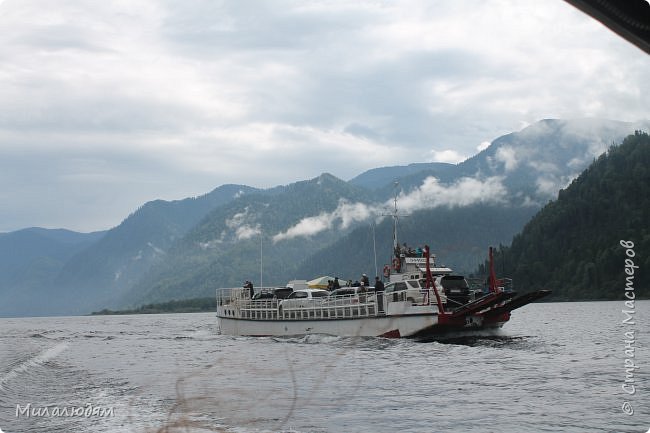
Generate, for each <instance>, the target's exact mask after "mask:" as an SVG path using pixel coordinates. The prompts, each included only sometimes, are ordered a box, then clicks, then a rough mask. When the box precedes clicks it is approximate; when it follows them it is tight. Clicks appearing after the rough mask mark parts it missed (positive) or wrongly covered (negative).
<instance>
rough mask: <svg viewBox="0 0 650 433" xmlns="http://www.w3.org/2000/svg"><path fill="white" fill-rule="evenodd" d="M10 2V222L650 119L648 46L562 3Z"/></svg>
mask: <svg viewBox="0 0 650 433" xmlns="http://www.w3.org/2000/svg"><path fill="white" fill-rule="evenodd" d="M1 7H2V13H1V14H0V27H1V28H2V29H3V31H2V33H1V34H0V56H1V57H2V59H3V61H2V62H1V63H0V100H1V101H2V104H3V107H2V108H3V109H2V110H1V112H0V182H1V183H2V184H3V185H4V186H5V188H3V191H1V192H0V198H1V199H2V202H3V203H4V204H5V206H3V208H4V209H2V210H0V230H12V229H17V228H20V227H24V226H29V225H40V226H47V227H56V226H65V227H69V228H73V229H81V230H92V229H104V228H107V227H110V226H112V225H115V224H117V223H119V221H120V220H121V219H122V218H124V217H125V216H126V215H128V214H129V213H130V212H131V211H132V210H133V209H135V208H137V207H138V206H140V205H141V204H142V203H143V202H145V201H147V200H151V199H154V198H165V199H175V198H181V197H185V196H196V195H199V194H201V193H203V192H205V191H209V190H211V189H213V188H214V187H215V186H217V185H219V184H223V183H245V184H249V185H253V186H271V185H275V184H280V183H289V182H293V181H296V180H299V179H304V178H310V177H314V176H316V175H318V174H320V173H321V172H324V171H327V172H331V173H333V174H334V175H336V176H339V177H341V178H351V177H353V176H355V175H357V174H359V173H360V172H362V171H364V170H366V169H370V168H374V167H378V166H386V165H397V164H407V163H411V162H416V161H424V160H427V159H430V158H432V157H433V159H434V160H438V161H447V162H458V161H459V160H460V159H461V158H462V157H461V155H470V154H472V153H473V152H474V151H475V144H474V143H478V142H481V141H482V140H485V139H486V137H487V138H496V137H498V136H499V135H501V134H503V133H506V132H511V131H514V130H517V129H519V128H520V126H521V125H525V124H530V123H533V122H535V121H537V120H539V119H540V118H546V117H556V118H563V117H572V118H576V117H585V116H594V117H601V118H613V119H621V120H636V119H639V118H643V117H647V104H646V103H645V100H644V99H643V95H647V94H648V93H649V92H650V82H649V81H648V80H647V70H648V69H649V68H650V58H649V57H648V56H646V55H645V54H643V53H642V52H641V51H640V50H638V49H637V48H636V47H634V46H632V45H630V44H629V43H627V42H625V41H623V40H621V39H620V38H619V37H618V36H616V35H614V34H613V33H611V32H609V31H608V30H606V29H605V28H603V27H602V25H601V24H600V23H598V22H597V21H595V20H593V19H591V18H589V17H587V16H585V15H584V14H582V13H581V12H579V11H577V10H576V9H574V8H573V7H572V6H570V5H568V4H565V3H564V2H557V3H556V2H551V3H544V5H540V4H538V2H536V1H534V0H525V1H521V2H517V3H516V4H515V5H513V4H509V3H504V2H500V1H486V2H481V3H480V4H476V3H467V2H458V1H443V2H436V3H435V5H434V4H431V3H430V2H427V1H424V0H406V1H404V2H398V3H393V2H375V1H370V0H368V1H360V2H345V1H331V2H316V3H313V2H310V3H305V2H303V1H300V0H284V1H281V2H280V3H279V5H278V3H276V2H270V1H259V2H255V3H254V4H252V3H248V2H238V1H224V2H194V1H190V2H180V3H174V2H164V1H158V0H144V1H141V2H137V3H130V2H121V1H105V2H101V3H92V4H89V3H84V2H78V1H72V0H69V1H67V0H54V1H53V2H52V3H48V8H43V7H42V4H41V3H39V2H36V1H30V0H25V1H19V2H18V1H15V2H4V3H2V6H1ZM558 29H559V30H558ZM566 29H570V31H567V30H566ZM612 65H616V67H612ZM438 143H444V146H445V147H446V148H447V149H446V150H442V151H439V152H438V153H433V154H432V153H430V149H431V147H432V144H438ZM609 144H610V143H606V145H609ZM71 158H72V159H73V160H74V161H76V162H77V163H74V162H71ZM81 161H90V163H89V164H88V165H85V164H83V163H81ZM80 185H83V187H82V188H80ZM26 197H30V199H29V200H28V199H26ZM62 202H65V203H66V206H60V203H62ZM33 203H38V204H33ZM251 227H254V226H251Z"/></svg>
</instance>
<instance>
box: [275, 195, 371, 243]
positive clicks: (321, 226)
mask: <svg viewBox="0 0 650 433" xmlns="http://www.w3.org/2000/svg"><path fill="white" fill-rule="evenodd" d="M377 213H378V209H377V208H376V207H375V206H372V205H366V204H364V203H349V202H347V201H345V200H341V201H340V202H339V204H338V206H337V207H336V209H335V210H334V211H333V212H322V213H320V214H319V215H316V216H310V217H306V218H303V219H301V220H300V221H299V222H298V223H296V224H295V225H293V226H291V227H289V228H288V229H287V230H286V231H284V232H281V233H278V234H276V235H275V236H273V242H278V241H283V240H287V239H293V238H296V237H309V236H314V235H316V234H318V233H321V232H323V231H325V230H330V229H332V228H333V227H334V226H335V225H338V226H339V227H340V228H341V229H342V230H345V229H347V228H349V227H350V226H351V225H352V224H354V223H356V222H360V221H365V220H367V219H369V218H371V217H373V216H376V215H377Z"/></svg>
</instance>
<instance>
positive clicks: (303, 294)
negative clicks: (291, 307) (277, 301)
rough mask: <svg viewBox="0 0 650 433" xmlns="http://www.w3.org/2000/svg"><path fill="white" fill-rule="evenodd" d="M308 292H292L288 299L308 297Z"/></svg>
mask: <svg viewBox="0 0 650 433" xmlns="http://www.w3.org/2000/svg"><path fill="white" fill-rule="evenodd" d="M307 296H309V295H307V292H293V293H292V294H290V295H289V298H287V299H298V298H306V297H307Z"/></svg>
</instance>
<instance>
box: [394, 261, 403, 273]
mask: <svg viewBox="0 0 650 433" xmlns="http://www.w3.org/2000/svg"><path fill="white" fill-rule="evenodd" d="M401 267H402V264H401V263H400V261H399V259H398V258H397V257H395V258H394V259H393V269H395V271H396V272H399V270H400V268H401Z"/></svg>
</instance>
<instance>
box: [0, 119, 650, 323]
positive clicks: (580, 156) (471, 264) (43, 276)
mask: <svg viewBox="0 0 650 433" xmlns="http://www.w3.org/2000/svg"><path fill="white" fill-rule="evenodd" d="M637 129H645V130H647V129H648V124H647V123H646V124H632V123H626V122H618V121H606V120H598V119H579V120H553V119H549V120H543V121H540V122H537V123H535V124H532V125H530V126H529V127H527V128H524V129H523V130H521V131H518V132H513V133H511V134H508V135H504V136H502V137H499V138H497V139H495V140H494V141H493V142H492V143H491V145H490V146H489V147H487V148H486V149H484V150H483V151H481V152H479V153H478V154H477V155H475V156H473V157H471V158H469V159H467V160H466V161H464V162H462V163H459V164H444V163H426V162H415V163H413V164H410V165H408V166H392V167H382V168H376V169H372V170H369V171H367V172H364V173H361V174H359V175H358V176H356V177H355V178H353V179H351V180H350V181H347V182H346V181H343V180H341V179H337V178H336V177H334V176H332V175H329V174H327V173H324V174H322V175H320V176H318V177H317V178H314V179H311V180H305V181H298V182H296V183H293V184H290V185H286V186H278V187H274V188H269V189H256V188H252V187H248V186H245V185H223V186H220V187H218V188H216V189H215V190H213V191H212V192H210V193H208V194H205V195H203V196H200V197H195V198H188V199H184V200H178V201H171V202H167V201H162V200H156V201H152V202H149V203H146V204H144V205H143V206H142V207H140V208H139V209H137V210H136V211H135V212H133V213H132V214H131V215H129V216H128V217H127V218H126V219H125V220H124V221H123V222H122V223H121V224H120V225H118V226H117V227H114V228H112V229H110V230H108V231H105V232H98V233H90V234H79V233H74V232H69V231H52V230H45V229H26V230H21V231H17V232H12V233H6V234H0V258H3V259H4V260H3V263H2V265H1V266H0V295H2V297H3V299H5V300H6V302H3V303H2V304H1V305H0V315H2V316H18V315H52V314H85V313H89V312H90V311H93V310H98V309H102V308H119V307H127V306H128V307H133V306H137V305H140V304H142V303H147V302H157V301H166V300H171V299H185V298H192V297H199V296H212V295H213V294H214V289H215V288H217V287H222V286H238V285H240V284H241V283H242V282H243V281H244V280H253V281H255V283H256V284H259V283H260V282H262V283H263V284H264V285H279V284H284V283H286V281H287V280H289V279H293V278H306V279H309V278H312V277H315V276H319V275H325V274H328V275H332V274H337V275H338V276H340V277H342V278H352V279H354V278H357V277H358V275H359V273H360V272H367V273H368V274H374V273H375V263H377V266H378V267H379V270H381V266H382V265H383V263H385V262H386V260H387V257H388V256H389V254H390V243H391V235H390V233H391V224H392V223H391V221H390V219H389V218H385V215H386V214H388V213H390V212H392V207H393V200H394V198H395V196H396V195H397V198H398V205H399V209H400V212H402V213H405V214H408V216H406V215H405V216H404V217H401V218H400V227H399V230H400V231H399V233H400V241H403V242H407V243H409V244H411V245H416V244H424V243H428V244H429V245H431V247H432V249H433V250H434V251H436V252H437V254H438V257H439V262H444V263H445V264H447V265H449V266H452V267H453V268H455V269H456V270H459V271H462V272H469V271H471V270H473V269H475V268H476V266H478V264H479V263H481V262H482V260H483V258H484V256H485V252H486V249H487V246H488V245H498V244H507V243H510V241H511V239H512V237H513V236H514V235H515V234H517V233H518V232H519V231H520V230H521V229H522V228H523V227H524V225H525V224H526V222H527V221H529V220H530V218H531V217H532V216H533V215H534V214H535V213H536V212H537V211H538V210H539V209H540V208H541V207H542V206H543V205H544V204H546V203H548V201H549V200H551V199H554V198H556V197H557V193H558V191H559V190H560V189H561V188H563V187H566V186H567V185H568V184H569V183H570V182H571V181H572V180H573V179H574V178H575V177H576V176H578V175H579V174H580V173H581V172H582V171H583V170H584V169H585V168H587V167H588V166H589V164H590V163H592V162H593V161H594V160H595V159H596V158H597V157H598V156H599V155H600V154H602V153H603V152H604V151H606V150H607V148H608V147H609V146H610V145H612V144H613V143H619V142H621V141H622V139H623V138H624V137H625V136H627V135H628V134H631V133H634V131H635V130H637ZM395 182H398V183H397V185H398V187H397V188H396V186H395V185H396V184H395ZM373 234H374V235H373ZM375 257H376V258H375ZM260 261H262V262H260ZM260 270H262V272H260Z"/></svg>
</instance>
